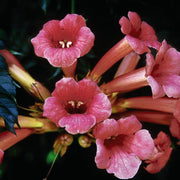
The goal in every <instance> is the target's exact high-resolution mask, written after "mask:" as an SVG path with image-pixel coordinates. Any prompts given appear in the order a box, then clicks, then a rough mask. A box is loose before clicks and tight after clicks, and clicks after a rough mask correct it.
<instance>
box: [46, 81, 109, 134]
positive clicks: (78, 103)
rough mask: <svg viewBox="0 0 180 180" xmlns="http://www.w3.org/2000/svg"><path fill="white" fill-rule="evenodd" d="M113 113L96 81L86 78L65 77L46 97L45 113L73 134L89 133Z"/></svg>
mask: <svg viewBox="0 0 180 180" xmlns="http://www.w3.org/2000/svg"><path fill="white" fill-rule="evenodd" d="M110 114H111V103H110V101H109V100H108V98H107V96H106V95H105V94H103V93H101V91H100V89H99V87H98V86H97V84H96V83H95V82H93V81H91V80H88V79H83V80H81V81H78V82H76V81H75V80H74V79H73V78H63V79H61V80H60V81H58V82H57V83H56V88H55V90H54V92H53V93H52V97H49V98H47V99H46V101H45V104H44V113H43V115H44V116H45V117H47V118H49V119H50V120H52V121H53V122H54V123H55V124H56V125H57V126H58V127H65V129H66V131H68V132H69V133H71V134H77V133H81V134H82V133H86V132H87V131H89V130H90V129H91V128H92V127H93V126H94V125H95V124H96V123H99V122H101V121H103V120H105V119H107V118H108V117H109V116H110Z"/></svg>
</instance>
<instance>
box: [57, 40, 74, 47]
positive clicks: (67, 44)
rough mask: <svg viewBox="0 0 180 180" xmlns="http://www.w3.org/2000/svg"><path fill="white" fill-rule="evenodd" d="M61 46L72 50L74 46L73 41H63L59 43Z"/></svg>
mask: <svg viewBox="0 0 180 180" xmlns="http://www.w3.org/2000/svg"><path fill="white" fill-rule="evenodd" d="M59 44H60V46H61V48H63V49H64V48H70V47H71V46H72V41H67V40H63V41H59Z"/></svg>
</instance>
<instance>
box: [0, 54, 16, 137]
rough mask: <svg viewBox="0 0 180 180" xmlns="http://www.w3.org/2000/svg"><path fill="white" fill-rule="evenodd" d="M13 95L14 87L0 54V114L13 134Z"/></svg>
mask: <svg viewBox="0 0 180 180" xmlns="http://www.w3.org/2000/svg"><path fill="white" fill-rule="evenodd" d="M15 95H16V87H15V85H14V84H13V80H12V78H11V76H10V75H9V73H8V68H7V64H6V62H5V59H4V58H3V57H2V56H1V55H0V116H1V117H2V118H3V119H4V121H5V125H6V128H7V129H8V130H9V131H11V132H12V133H14V134H15V130H14V124H15V123H16V124H18V121H17V117H18V110H17V105H16V100H15Z"/></svg>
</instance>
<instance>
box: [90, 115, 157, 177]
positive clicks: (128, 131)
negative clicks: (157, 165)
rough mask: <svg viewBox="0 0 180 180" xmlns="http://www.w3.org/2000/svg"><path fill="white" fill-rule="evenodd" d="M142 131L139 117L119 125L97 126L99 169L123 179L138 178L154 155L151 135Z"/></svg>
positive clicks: (130, 117) (123, 121) (108, 120)
mask: <svg viewBox="0 0 180 180" xmlns="http://www.w3.org/2000/svg"><path fill="white" fill-rule="evenodd" d="M141 127H142V125H141V123H140V122H139V121H138V120H137V119H136V117H135V116H129V117H127V118H121V119H119V120H118V121H116V120H114V119H107V120H105V121H103V122H102V123H99V124H98V125H97V126H95V127H94V129H93V134H94V136H95V138H96V145H97V153H96V157H95V162H96V165H97V167H98V168H100V169H106V170H107V172H108V173H113V174H114V175H115V176H116V177H118V178H120V179H128V178H132V177H134V176H135V174H136V173H137V171H138V169H139V166H140V164H141V161H142V160H145V159H148V158H150V157H151V155H152V153H153V151H154V142H153V139H152V138H151V135H150V134H149V132H148V131H147V130H144V129H142V130H140V129H141Z"/></svg>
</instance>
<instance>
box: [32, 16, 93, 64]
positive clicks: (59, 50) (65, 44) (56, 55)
mask: <svg viewBox="0 0 180 180" xmlns="http://www.w3.org/2000/svg"><path fill="white" fill-rule="evenodd" d="M94 38H95V37H94V34H93V33H92V32H91V30H90V29H89V28H88V27H87V26H86V23H85V19H84V18H83V17H82V16H80V15H77V14H68V15H66V16H65V17H64V19H62V20H60V21H59V20H51V21H48V22H47V23H46V24H44V26H43V29H42V30H41V31H40V32H39V34H38V35H37V36H36V37H34V38H33V39H32V40H31V42H32V44H33V46H34V50H35V53H36V55H37V56H40V57H43V58H46V59H47V60H48V61H49V63H50V64H51V65H53V66H55V67H69V66H71V65H72V64H74V63H75V62H76V60H77V58H79V57H81V56H84V55H85V54H86V53H88V52H89V51H90V49H91V48H92V46H93V45H94Z"/></svg>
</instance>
